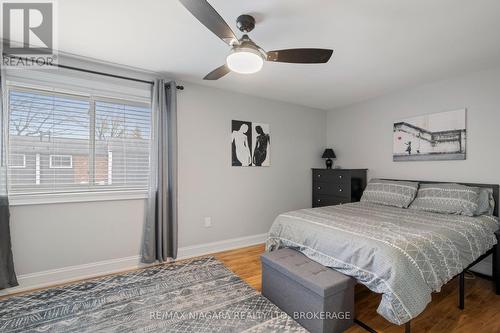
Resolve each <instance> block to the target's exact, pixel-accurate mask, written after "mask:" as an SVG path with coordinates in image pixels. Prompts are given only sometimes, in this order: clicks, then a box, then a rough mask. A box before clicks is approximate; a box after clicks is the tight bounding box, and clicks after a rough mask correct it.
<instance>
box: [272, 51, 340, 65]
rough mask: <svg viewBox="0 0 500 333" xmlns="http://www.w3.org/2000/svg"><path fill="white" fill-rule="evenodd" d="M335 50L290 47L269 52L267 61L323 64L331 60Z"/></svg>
mask: <svg viewBox="0 0 500 333" xmlns="http://www.w3.org/2000/svg"><path fill="white" fill-rule="evenodd" d="M332 53H333V50H327V49H288V50H276V51H269V52H267V61H274V62H288V63H294V64H323V63H325V62H328V60H330V57H331V56H332Z"/></svg>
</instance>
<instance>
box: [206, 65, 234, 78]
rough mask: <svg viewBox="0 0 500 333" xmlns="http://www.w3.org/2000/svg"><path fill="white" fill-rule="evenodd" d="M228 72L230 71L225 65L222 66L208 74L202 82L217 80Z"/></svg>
mask: <svg viewBox="0 0 500 333" xmlns="http://www.w3.org/2000/svg"><path fill="white" fill-rule="evenodd" d="M229 72H231V70H230V69H229V67H227V65H222V66H220V67H218V68H216V69H214V70H213V71H211V72H210V73H208V74H207V75H206V76H205V77H204V78H203V80H218V79H220V78H221V77H223V76H224V75H226V74H228V73H229Z"/></svg>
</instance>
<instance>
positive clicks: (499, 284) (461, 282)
mask: <svg viewBox="0 0 500 333" xmlns="http://www.w3.org/2000/svg"><path fill="white" fill-rule="evenodd" d="M384 179H385V180H395V181H409V182H418V183H420V184H449V183H452V182H436V181H427V180H406V179H388V178H384ZM453 183H457V184H461V185H465V186H474V187H485V188H491V189H493V198H494V199H495V210H494V211H493V215H494V216H496V217H499V207H498V205H499V192H500V185H498V184H476V183H462V182H453ZM495 236H496V237H497V245H495V246H494V247H493V248H492V249H490V250H489V251H488V252H486V253H485V254H483V255H482V256H480V257H479V258H477V260H476V261H474V262H473V263H472V264H470V265H469V266H467V267H466V268H465V269H464V270H463V271H462V273H460V274H458V288H459V293H458V308H459V309H460V310H463V309H464V307H465V297H464V293H465V272H466V271H467V270H468V269H470V268H471V267H472V266H474V265H476V264H477V263H479V262H480V261H482V260H483V259H484V258H486V257H488V256H489V255H493V260H492V273H493V277H492V281H493V287H494V288H495V293H496V294H497V295H500V229H499V230H497V231H496V232H495ZM356 323H357V324H358V325H360V326H361V327H363V328H364V329H366V330H367V331H368V332H371V333H377V332H376V331H375V330H374V329H372V328H371V327H369V326H368V325H366V324H364V323H362V322H360V321H357V320H356ZM410 332H411V320H410V321H409V322H407V323H406V324H405V333H410Z"/></svg>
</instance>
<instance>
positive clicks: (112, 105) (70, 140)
mask: <svg viewBox="0 0 500 333" xmlns="http://www.w3.org/2000/svg"><path fill="white" fill-rule="evenodd" d="M8 96H9V102H8V105H9V156H10V157H13V160H12V162H14V163H15V164H12V163H11V162H9V166H11V165H12V167H9V190H10V195H12V196H23V195H34V194H53V193H58V194H61V193H62V194H64V193H79V192H102V191H116V190H121V191H127V190H141V191H145V190H146V189H147V184H148V180H149V145H150V143H149V138H150V128H151V110H150V107H149V104H147V103H139V102H137V101H127V100H122V99H116V100H111V99H102V98H99V97H96V96H85V95H82V96H80V95H77V94H75V95H72V94H66V93H55V92H49V91H42V90H36V89H27V88H18V87H10V88H9V94H8ZM21 155H24V165H25V167H24V168H19V165H20V162H21V161H20V158H19V157H18V156H21ZM14 165H16V166H17V167H14Z"/></svg>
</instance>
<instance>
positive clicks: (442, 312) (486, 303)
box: [214, 245, 500, 333]
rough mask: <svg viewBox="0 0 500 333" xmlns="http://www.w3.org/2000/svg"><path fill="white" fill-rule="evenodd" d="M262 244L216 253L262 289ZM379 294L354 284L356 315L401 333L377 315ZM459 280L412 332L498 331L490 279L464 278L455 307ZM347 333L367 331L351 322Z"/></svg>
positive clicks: (497, 303) (499, 309)
mask: <svg viewBox="0 0 500 333" xmlns="http://www.w3.org/2000/svg"><path fill="white" fill-rule="evenodd" d="M263 252H264V245H256V246H252V247H247V248H242V249H237V250H232V251H226V252H221V253H216V254H214V256H216V257H217V258H218V259H219V260H220V261H222V262H223V263H224V264H225V265H226V266H227V267H228V268H229V269H231V270H232V271H233V272H234V273H236V274H237V275H239V276H240V277H241V278H242V279H243V280H245V281H246V282H247V283H248V284H249V285H251V286H252V287H253V288H255V289H257V290H259V291H260V290H261V281H260V279H261V267H260V254H262V253H263ZM380 297H381V296H380V295H377V294H375V293H372V292H371V291H369V290H368V289H367V288H366V287H364V286H362V285H358V286H357V287H356V318H358V319H360V320H361V321H362V322H364V323H366V324H368V325H369V326H370V327H372V328H373V329H375V330H376V331H377V332H381V333H382V332H384V333H398V332H404V327H402V326H396V325H392V324H390V323H389V322H387V321H386V320H385V319H384V318H382V317H381V316H380V315H378V314H377V311H376V310H377V306H378V304H379V302H380ZM457 304H458V281H457V280H456V279H455V280H452V281H450V282H449V283H448V284H446V285H445V286H444V287H443V289H442V290H441V292H440V293H435V294H433V295H432V302H431V303H430V304H429V305H428V306H427V309H426V310H425V311H424V312H423V313H422V314H421V315H420V316H418V317H417V318H415V319H413V320H412V333H418V332H429V333H438V332H439V333H444V332H446V333H448V332H457V333H470V332H474V333H483V332H484V333H497V332H498V333H500V296H498V295H495V292H494V290H493V286H492V283H491V281H489V280H486V279H483V278H480V277H475V278H474V279H467V280H466V281H465V309H464V310H460V309H458V305H457ZM346 333H366V331H365V330H364V329H362V328H361V327H359V326H357V325H354V326H353V327H351V328H350V329H349V330H347V331H346Z"/></svg>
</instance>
